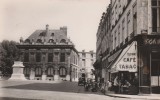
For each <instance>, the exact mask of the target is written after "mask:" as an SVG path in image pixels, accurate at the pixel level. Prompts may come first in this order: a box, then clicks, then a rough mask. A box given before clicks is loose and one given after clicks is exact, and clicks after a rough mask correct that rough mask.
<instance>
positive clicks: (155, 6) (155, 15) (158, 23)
mask: <svg viewBox="0 0 160 100" xmlns="http://www.w3.org/2000/svg"><path fill="white" fill-rule="evenodd" d="M151 3H152V32H160V1H159V0H152V2H151Z"/></svg>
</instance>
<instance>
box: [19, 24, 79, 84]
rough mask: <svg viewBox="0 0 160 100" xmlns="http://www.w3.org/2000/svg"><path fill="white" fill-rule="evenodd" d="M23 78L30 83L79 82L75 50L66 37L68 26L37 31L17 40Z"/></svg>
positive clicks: (47, 27)
mask: <svg viewBox="0 0 160 100" xmlns="http://www.w3.org/2000/svg"><path fill="white" fill-rule="evenodd" d="M17 47H18V48H19V49H20V51H21V55H20V60H21V61H22V62H23V64H24V66H25V68H24V75H25V77H26V78H27V79H29V80H68V81H77V80H78V51H77V50H76V49H75V46H74V44H73V43H72V42H71V40H70V39H69V38H67V27H61V28H60V29H49V25H46V29H44V30H36V31H35V32H34V33H32V34H31V35H30V36H29V37H28V38H27V39H26V40H25V41H23V39H22V38H21V39H20V44H19V45H17Z"/></svg>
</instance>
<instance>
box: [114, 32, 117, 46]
mask: <svg viewBox="0 0 160 100" xmlns="http://www.w3.org/2000/svg"><path fill="white" fill-rule="evenodd" d="M116 46H117V31H115V35H114V48H116Z"/></svg>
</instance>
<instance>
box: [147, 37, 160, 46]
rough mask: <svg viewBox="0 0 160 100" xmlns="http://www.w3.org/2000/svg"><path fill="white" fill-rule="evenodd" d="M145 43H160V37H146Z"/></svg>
mask: <svg viewBox="0 0 160 100" xmlns="http://www.w3.org/2000/svg"><path fill="white" fill-rule="evenodd" d="M144 44H145V45H160V39H157V38H152V39H145V40H144Z"/></svg>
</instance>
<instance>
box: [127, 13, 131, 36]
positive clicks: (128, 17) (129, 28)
mask: <svg viewBox="0 0 160 100" xmlns="http://www.w3.org/2000/svg"><path fill="white" fill-rule="evenodd" d="M130 20H131V14H130V11H129V12H128V14H127V37H128V36H129V34H130V33H131V22H130Z"/></svg>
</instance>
